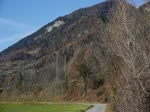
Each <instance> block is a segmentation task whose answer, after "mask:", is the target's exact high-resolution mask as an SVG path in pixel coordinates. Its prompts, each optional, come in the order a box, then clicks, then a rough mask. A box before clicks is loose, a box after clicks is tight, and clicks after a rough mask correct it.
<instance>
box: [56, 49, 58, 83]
mask: <svg viewBox="0 0 150 112" xmlns="http://www.w3.org/2000/svg"><path fill="white" fill-rule="evenodd" d="M56 82H58V52H57V53H56Z"/></svg>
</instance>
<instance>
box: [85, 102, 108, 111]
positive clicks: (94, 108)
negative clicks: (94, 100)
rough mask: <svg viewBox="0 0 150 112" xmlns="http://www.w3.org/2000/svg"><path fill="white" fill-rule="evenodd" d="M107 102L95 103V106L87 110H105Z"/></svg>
mask: <svg viewBox="0 0 150 112" xmlns="http://www.w3.org/2000/svg"><path fill="white" fill-rule="evenodd" d="M105 109H106V104H95V105H94V107H93V108H91V109H89V110H87V111H86V112H105Z"/></svg>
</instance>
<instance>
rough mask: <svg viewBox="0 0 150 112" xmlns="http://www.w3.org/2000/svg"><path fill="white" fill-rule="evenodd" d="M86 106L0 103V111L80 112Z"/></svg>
mask: <svg viewBox="0 0 150 112" xmlns="http://www.w3.org/2000/svg"><path fill="white" fill-rule="evenodd" d="M88 107H89V106H87V105H76V104H0V112H82V111H81V110H85V109H86V108H88Z"/></svg>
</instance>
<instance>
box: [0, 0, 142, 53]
mask: <svg viewBox="0 0 150 112" xmlns="http://www.w3.org/2000/svg"><path fill="white" fill-rule="evenodd" d="M103 1H105V0H0V51H2V50H4V49H6V48H7V47H9V46H10V45H12V44H14V43H15V42H17V41H18V40H20V39H21V38H23V37H25V36H27V35H29V34H31V33H33V32H34V31H36V30H37V29H39V28H40V27H42V26H43V25H45V24H47V23H49V22H51V21H52V20H54V19H56V18H57V17H59V16H64V15H66V14H69V13H71V12H72V11H75V10H77V9H79V8H83V7H88V6H91V5H94V4H97V3H100V2H103ZM134 1H136V2H135V3H136V5H137V6H138V5H140V4H142V3H143V2H142V0H134Z"/></svg>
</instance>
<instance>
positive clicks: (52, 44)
mask: <svg viewBox="0 0 150 112" xmlns="http://www.w3.org/2000/svg"><path fill="white" fill-rule="evenodd" d="M149 4H150V3H146V4H144V5H143V6H141V7H140V8H139V9H137V8H135V7H133V6H131V5H129V4H128V3H126V2H125V0H122V1H120V0H107V1H106V2H103V3H101V4H97V5H95V6H92V7H89V8H84V9H79V10H77V11H75V12H73V13H71V14H69V15H66V16H64V17H59V18H57V19H56V20H54V21H53V22H51V23H49V24H47V25H45V26H44V27H42V28H41V29H39V30H38V31H37V32H35V33H33V34H31V35H29V36H28V37H25V38H24V39H22V40H20V41H19V42H17V43H16V44H14V45H12V46H11V47H9V48H8V49H6V50H4V51H3V52H1V53H0V88H1V89H0V91H1V95H0V98H1V100H6V99H8V100H40V101H41V100H42V101H47V100H48V101H49V100H58V98H61V100H67V101H68V100H69V101H79V100H80V101H85V100H86V101H101V102H110V105H111V108H112V110H113V111H116V112H149V110H150V107H149V106H150V105H149V103H150V100H149V99H150V98H149V96H150V88H149V85H150V68H149V65H150V57H149V56H150V47H149V44H150V13H149V8H150V5H149ZM52 97H53V98H52Z"/></svg>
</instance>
